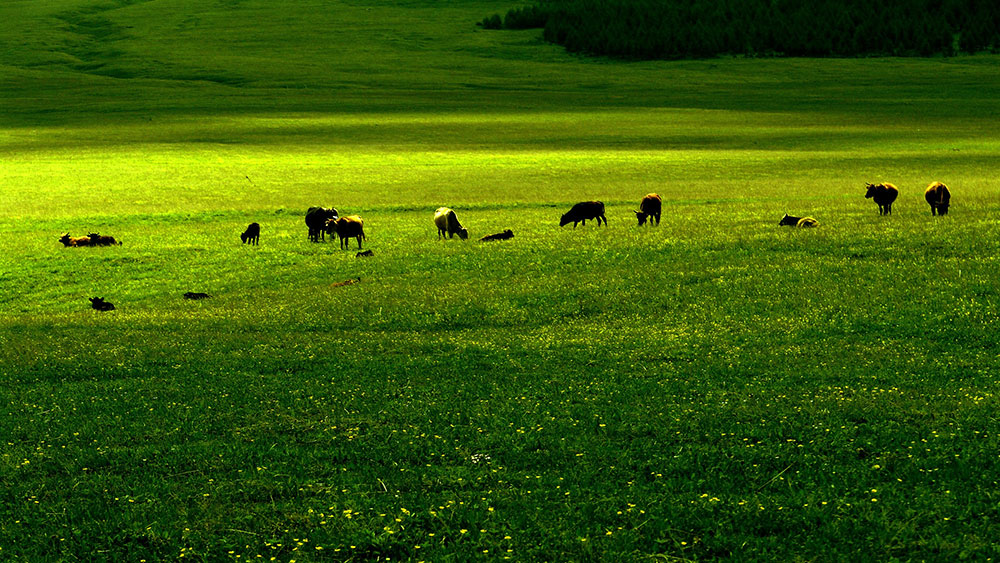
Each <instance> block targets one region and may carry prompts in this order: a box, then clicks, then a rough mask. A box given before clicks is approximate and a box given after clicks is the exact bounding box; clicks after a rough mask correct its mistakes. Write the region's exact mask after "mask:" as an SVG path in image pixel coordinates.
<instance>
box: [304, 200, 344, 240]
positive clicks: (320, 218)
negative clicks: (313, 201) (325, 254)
mask: <svg viewBox="0 0 1000 563" xmlns="http://www.w3.org/2000/svg"><path fill="white" fill-rule="evenodd" d="M336 218H337V210H336V209H334V208H332V207H310V208H309V210H308V211H306V227H309V240H310V241H312V242H319V241H320V240H324V241H325V240H326V236H325V235H324V231H323V230H324V228H325V227H326V224H327V222H329V221H330V220H331V219H336Z"/></svg>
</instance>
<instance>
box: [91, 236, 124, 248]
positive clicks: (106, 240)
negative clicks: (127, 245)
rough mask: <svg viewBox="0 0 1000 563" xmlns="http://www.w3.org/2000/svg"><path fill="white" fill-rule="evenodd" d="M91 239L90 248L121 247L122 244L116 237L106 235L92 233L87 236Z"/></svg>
mask: <svg viewBox="0 0 1000 563" xmlns="http://www.w3.org/2000/svg"><path fill="white" fill-rule="evenodd" d="M87 236H88V237H90V246H114V245H118V246H121V245H122V243H120V242H118V241H116V240H115V237H106V236H104V235H99V234H97V233H90V234H89V235H87Z"/></svg>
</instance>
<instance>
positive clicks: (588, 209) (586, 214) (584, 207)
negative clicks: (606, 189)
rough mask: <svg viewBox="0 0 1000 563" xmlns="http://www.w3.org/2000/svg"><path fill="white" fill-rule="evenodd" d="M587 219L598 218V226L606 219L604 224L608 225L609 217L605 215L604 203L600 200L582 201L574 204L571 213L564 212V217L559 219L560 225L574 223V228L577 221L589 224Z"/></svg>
mask: <svg viewBox="0 0 1000 563" xmlns="http://www.w3.org/2000/svg"><path fill="white" fill-rule="evenodd" d="M587 219H597V226H598V227H599V226H601V221H604V226H605V227H607V226H608V219H607V218H606V217H605V216H604V203H602V202H600V201H581V202H580V203H578V204H576V205H574V206H573V208H572V209H570V210H569V213H565V214H563V216H562V218H560V219H559V226H560V227H563V226H566V225H568V224H570V223H573V228H574V229H575V228H576V224H577V223H583V224H584V225H586V224H587Z"/></svg>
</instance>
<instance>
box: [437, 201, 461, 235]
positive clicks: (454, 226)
mask: <svg viewBox="0 0 1000 563" xmlns="http://www.w3.org/2000/svg"><path fill="white" fill-rule="evenodd" d="M434 224H435V225H437V229H438V240H441V237H442V236H444V235H448V238H454V236H455V235H456V234H457V235H458V238H460V239H462V240H465V239H467V238H469V231H468V229H466V228H465V227H463V226H462V224H461V223H459V222H458V216H457V215H455V212H454V211H453V210H451V209H449V208H447V207H438V208H437V211H435V212H434Z"/></svg>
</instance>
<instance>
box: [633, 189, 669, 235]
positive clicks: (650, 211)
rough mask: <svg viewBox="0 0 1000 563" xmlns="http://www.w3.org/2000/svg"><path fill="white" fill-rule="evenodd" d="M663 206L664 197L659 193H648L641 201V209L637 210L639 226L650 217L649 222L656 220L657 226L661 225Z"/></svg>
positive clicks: (636, 216) (636, 215)
mask: <svg viewBox="0 0 1000 563" xmlns="http://www.w3.org/2000/svg"><path fill="white" fill-rule="evenodd" d="M662 208H663V199H662V198H661V197H660V196H659V194H646V197H644V198H642V201H640V202H639V211H636V212H635V218H636V219H638V220H639V226H640V227H641V226H642V225H645V224H646V219H649V218H651V219H650V221H649V224H650V225H652V224H653V220H656V226H659V225H660V210H661V209H662Z"/></svg>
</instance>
